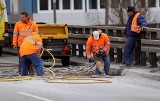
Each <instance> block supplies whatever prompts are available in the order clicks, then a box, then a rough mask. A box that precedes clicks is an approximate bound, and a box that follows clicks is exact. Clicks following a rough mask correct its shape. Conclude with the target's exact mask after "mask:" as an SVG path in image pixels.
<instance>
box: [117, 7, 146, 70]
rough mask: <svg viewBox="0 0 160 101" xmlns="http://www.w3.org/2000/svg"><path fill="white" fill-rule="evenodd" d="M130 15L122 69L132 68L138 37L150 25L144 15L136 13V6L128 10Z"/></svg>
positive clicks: (126, 30)
mask: <svg viewBox="0 0 160 101" xmlns="http://www.w3.org/2000/svg"><path fill="white" fill-rule="evenodd" d="M127 12H128V15H129V18H128V21H127V24H126V29H125V32H126V35H127V41H126V44H125V47H124V52H123V60H122V63H121V64H120V67H130V66H131V64H132V57H133V50H134V47H135V43H136V41H137V38H138V36H140V33H141V31H143V29H144V27H147V26H148V24H147V22H146V20H145V18H144V16H143V15H141V14H140V13H139V12H137V11H136V9H135V7H134V6H129V7H128V8H127Z"/></svg>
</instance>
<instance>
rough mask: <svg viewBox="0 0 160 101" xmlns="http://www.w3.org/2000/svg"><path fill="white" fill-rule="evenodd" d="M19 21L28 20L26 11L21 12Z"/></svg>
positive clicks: (25, 21)
mask: <svg viewBox="0 0 160 101" xmlns="http://www.w3.org/2000/svg"><path fill="white" fill-rule="evenodd" d="M21 21H22V22H24V23H27V22H28V13H27V12H22V13H21Z"/></svg>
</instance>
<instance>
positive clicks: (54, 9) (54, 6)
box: [53, 0, 57, 24]
mask: <svg viewBox="0 0 160 101" xmlns="http://www.w3.org/2000/svg"><path fill="white" fill-rule="evenodd" d="M53 17H54V23H55V24H56V23H57V22H56V0H53Z"/></svg>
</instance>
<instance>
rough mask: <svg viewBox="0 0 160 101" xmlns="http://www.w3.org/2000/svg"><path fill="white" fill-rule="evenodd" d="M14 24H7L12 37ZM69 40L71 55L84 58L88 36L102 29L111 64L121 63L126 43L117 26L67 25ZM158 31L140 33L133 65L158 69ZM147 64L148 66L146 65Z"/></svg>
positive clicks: (150, 29) (121, 28)
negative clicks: (107, 38) (108, 43)
mask: <svg viewBox="0 0 160 101" xmlns="http://www.w3.org/2000/svg"><path fill="white" fill-rule="evenodd" d="M14 25H15V23H9V33H10V34H11V36H12V32H13V28H14ZM68 28H69V40H68V42H69V43H70V44H71V46H72V55H73V56H77V54H76V53H77V52H78V53H79V54H78V56H79V57H84V56H85V44H86V41H87V38H88V36H89V34H90V33H91V32H92V31H93V30H97V29H102V31H103V32H104V33H107V35H108V36H109V39H110V40H111V49H110V60H111V62H115V63H121V62H122V56H123V47H124V44H125V41H126V37H125V34H124V32H125V31H124V30H125V28H124V27H117V26H78V25H68ZM159 33H160V29H159V28H147V29H146V31H144V32H142V33H141V35H140V37H139V38H138V40H137V43H136V46H135V50H134V58H133V60H134V64H135V65H138V66H147V65H149V66H150V67H158V59H159V53H160V40H159V36H160V34H159ZM148 63H149V64H148Z"/></svg>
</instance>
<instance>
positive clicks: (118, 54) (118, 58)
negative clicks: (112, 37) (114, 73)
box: [117, 30, 122, 63]
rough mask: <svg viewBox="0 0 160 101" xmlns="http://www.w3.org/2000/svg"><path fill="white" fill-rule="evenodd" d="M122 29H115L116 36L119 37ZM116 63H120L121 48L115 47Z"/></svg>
mask: <svg viewBox="0 0 160 101" xmlns="http://www.w3.org/2000/svg"><path fill="white" fill-rule="evenodd" d="M121 34H122V31H121V30H117V37H121ZM117 63H122V49H120V48H117Z"/></svg>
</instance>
